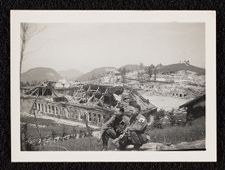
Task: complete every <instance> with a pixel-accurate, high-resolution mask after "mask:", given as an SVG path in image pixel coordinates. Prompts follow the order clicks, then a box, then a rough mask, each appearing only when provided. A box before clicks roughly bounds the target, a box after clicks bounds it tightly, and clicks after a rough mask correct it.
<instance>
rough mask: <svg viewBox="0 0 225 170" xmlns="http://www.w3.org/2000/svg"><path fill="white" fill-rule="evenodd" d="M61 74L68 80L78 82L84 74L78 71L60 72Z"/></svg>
mask: <svg viewBox="0 0 225 170" xmlns="http://www.w3.org/2000/svg"><path fill="white" fill-rule="evenodd" d="M58 72H59V74H60V75H61V76H62V77H63V78H65V79H67V80H76V79H77V78H78V77H79V76H81V75H82V73H81V72H80V71H78V70H76V69H69V70H63V71H58Z"/></svg>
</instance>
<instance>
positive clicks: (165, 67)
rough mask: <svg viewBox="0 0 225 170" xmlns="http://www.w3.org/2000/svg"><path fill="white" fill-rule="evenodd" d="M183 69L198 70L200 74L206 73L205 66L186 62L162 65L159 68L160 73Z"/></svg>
mask: <svg viewBox="0 0 225 170" xmlns="http://www.w3.org/2000/svg"><path fill="white" fill-rule="evenodd" d="M181 70H186V71H192V72H196V73H197V74H199V75H203V74H205V69H204V68H200V67H196V66H193V65H190V64H186V63H177V64H170V65H162V66H161V67H160V68H159V69H158V73H167V72H177V71H181Z"/></svg>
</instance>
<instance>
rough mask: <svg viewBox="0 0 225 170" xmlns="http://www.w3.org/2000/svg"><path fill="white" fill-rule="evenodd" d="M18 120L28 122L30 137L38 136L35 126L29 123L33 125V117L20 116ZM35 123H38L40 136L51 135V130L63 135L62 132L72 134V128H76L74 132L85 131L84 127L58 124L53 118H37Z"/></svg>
mask: <svg viewBox="0 0 225 170" xmlns="http://www.w3.org/2000/svg"><path fill="white" fill-rule="evenodd" d="M20 121H21V123H28V128H27V134H28V137H29V138H31V139H35V138H39V133H38V130H37V127H36V126H31V125H35V123H36V121H35V118H34V117H21V119H20ZM37 123H38V125H40V126H39V130H40V133H41V136H42V137H45V136H51V135H52V133H53V132H54V133H55V135H57V136H63V133H64V134H72V133H74V130H76V132H79V131H80V130H83V131H86V128H83V127H79V126H70V125H63V124H58V123H57V122H55V121H54V120H48V119H42V118H37ZM43 126H44V127H43ZM21 130H22V126H21Z"/></svg>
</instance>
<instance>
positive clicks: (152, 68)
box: [145, 64, 155, 81]
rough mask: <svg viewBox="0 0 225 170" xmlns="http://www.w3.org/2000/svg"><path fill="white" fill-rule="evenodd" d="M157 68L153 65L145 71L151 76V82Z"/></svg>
mask: <svg viewBox="0 0 225 170" xmlns="http://www.w3.org/2000/svg"><path fill="white" fill-rule="evenodd" d="M154 69H155V66H154V65H153V64H151V65H150V66H147V67H146V69H145V72H146V74H148V76H149V81H151V78H152V75H153V74H154Z"/></svg>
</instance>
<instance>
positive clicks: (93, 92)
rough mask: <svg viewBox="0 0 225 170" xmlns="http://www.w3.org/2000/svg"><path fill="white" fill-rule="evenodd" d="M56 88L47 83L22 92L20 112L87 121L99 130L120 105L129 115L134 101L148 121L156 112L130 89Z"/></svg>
mask: <svg viewBox="0 0 225 170" xmlns="http://www.w3.org/2000/svg"><path fill="white" fill-rule="evenodd" d="M54 84H55V82H52V81H46V82H43V83H42V84H41V85H39V86H36V87H34V88H32V89H29V90H28V89H26V91H22V92H21V112H27V113H30V114H35V115H47V116H53V117H57V118H60V119H69V120H73V121H78V122H83V118H84V117H85V118H86V119H87V121H88V123H89V124H90V125H95V126H97V127H101V125H102V124H103V123H104V122H105V121H106V120H108V119H109V118H110V116H111V114H113V109H114V108H116V107H119V106H120V105H122V106H123V107H124V108H125V112H126V111H127V112H129V107H130V105H129V103H130V102H131V101H135V102H137V104H139V105H140V106H141V110H142V114H143V115H144V116H145V117H146V118H147V120H148V121H151V116H152V115H154V114H155V113H156V112H157V108H156V106H154V105H153V104H151V103H150V102H149V101H148V100H146V99H145V98H143V97H142V96H141V95H140V94H139V93H138V92H137V91H136V90H134V89H132V88H130V87H128V86H109V85H102V84H80V85H77V86H74V87H70V88H63V89H62V88H60V89H57V88H55V87H54ZM127 114H129V113H127Z"/></svg>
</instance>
